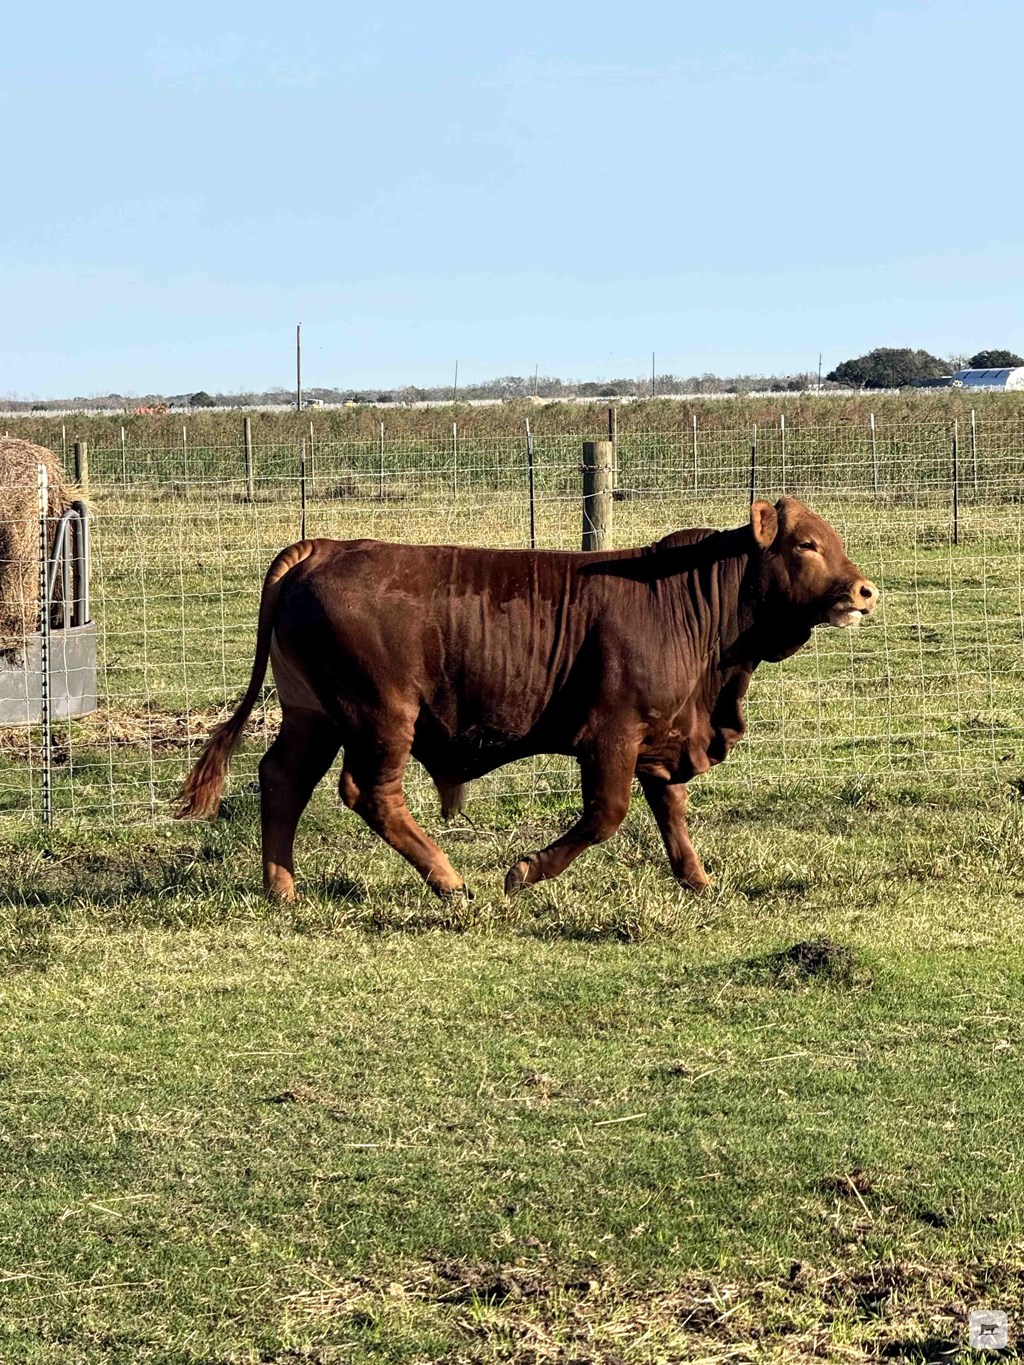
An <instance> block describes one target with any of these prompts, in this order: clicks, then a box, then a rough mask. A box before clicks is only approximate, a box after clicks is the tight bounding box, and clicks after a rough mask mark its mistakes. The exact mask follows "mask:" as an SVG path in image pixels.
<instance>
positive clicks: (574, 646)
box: [272, 540, 641, 778]
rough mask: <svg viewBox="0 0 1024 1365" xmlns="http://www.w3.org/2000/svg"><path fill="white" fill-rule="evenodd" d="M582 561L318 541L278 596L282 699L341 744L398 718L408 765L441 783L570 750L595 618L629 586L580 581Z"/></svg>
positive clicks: (591, 691)
mask: <svg viewBox="0 0 1024 1365" xmlns="http://www.w3.org/2000/svg"><path fill="white" fill-rule="evenodd" d="M636 553H637V552H635V551H633V552H630V551H627V552H619V554H617V555H615V556H614V557H615V558H620V557H628V556H629V555H631V554H636ZM587 558H589V557H587V556H583V555H582V554H572V553H564V552H554V551H551V552H548V551H515V550H511V551H510V550H480V549H472V548H462V547H452V546H404V545H389V544H384V543H382V542H379V541H326V540H324V541H317V542H315V545H314V550H313V552H312V553H311V554H310V555H309V556H308V558H306V559H305V560H304V561H303V562H302V563H301V564H299V565H297V566H296V568H295V569H293V570H292V571H291V573H289V574H288V576H287V578H286V579H285V580H284V581H283V582H282V585H281V592H280V597H279V601H278V607H277V611H276V614H275V621H274V645H273V650H272V662H273V667H274V675H275V681H276V682H277V686H278V691H279V693H280V696H281V701H282V704H283V705H284V706H289V705H291V706H302V707H309V706H311V705H315V706H317V707H319V708H320V709H322V710H324V711H325V712H326V713H327V714H328V715H330V716H332V718H334V719H335V720H337V721H338V723H339V724H340V725H341V727H342V729H343V730H344V731H346V732H349V733H352V732H355V733H356V734H365V733H366V731H367V730H368V729H372V728H373V727H374V726H376V725H385V724H393V723H394V721H395V719H396V718H398V717H400V718H402V719H403V720H404V721H406V722H408V723H411V724H413V725H414V733H415V740H414V745H413V752H414V754H415V755H416V756H417V757H418V758H420V759H421V760H422V761H423V762H425V763H426V764H427V766H428V767H430V768H431V769H432V770H435V771H438V772H441V773H444V774H446V775H449V776H451V777H452V778H467V777H471V776H478V775H480V774H481V773H483V772H487V771H489V770H490V769H492V768H494V767H497V766H499V765H500V764H502V763H505V762H508V761H510V760H511V759H513V758H515V757H520V756H524V755H526V754H530V753H541V752H546V753H553V752H565V753H571V752H573V748H574V745H575V743H576V740H577V737H578V731H579V729H580V726H581V725H582V724H583V723H584V722H585V718H586V716H587V715H588V713H589V711H590V709H591V705H592V703H593V702H594V701H595V700H596V697H597V694H598V689H599V687H600V685H601V669H600V668H599V667H598V664H599V662H600V659H599V655H600V652H601V649H602V648H603V641H604V639H605V637H606V636H607V627H608V614H609V609H610V608H612V607H614V608H617V607H618V606H619V605H620V604H619V603H618V602H616V603H614V604H613V603H610V602H609V601H608V600H607V599H608V597H609V594H610V593H611V594H612V596H614V597H616V598H619V599H621V598H623V597H631V596H633V595H636V594H638V593H639V592H640V591H641V590H640V588H639V586H638V585H636V584H632V583H628V582H625V581H624V580H621V579H607V578H604V577H602V576H593V575H589V574H588V575H580V574H579V573H578V572H577V570H578V567H579V564H580V562H581V561H583V560H584V559H587ZM590 563H593V559H592V558H590ZM621 605H622V607H623V609H624V614H625V615H626V616H627V617H628V616H629V614H630V608H629V603H628V602H623V603H621Z"/></svg>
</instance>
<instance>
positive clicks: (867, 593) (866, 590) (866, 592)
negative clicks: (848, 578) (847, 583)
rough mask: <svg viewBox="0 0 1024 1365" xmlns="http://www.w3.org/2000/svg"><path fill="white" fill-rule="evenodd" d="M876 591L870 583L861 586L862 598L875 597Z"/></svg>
mask: <svg viewBox="0 0 1024 1365" xmlns="http://www.w3.org/2000/svg"><path fill="white" fill-rule="evenodd" d="M876 591H877V589H875V588H873V587H872V586H871V584H870V583H862V584H861V585H860V595H861V597H874V596H875V594H876Z"/></svg>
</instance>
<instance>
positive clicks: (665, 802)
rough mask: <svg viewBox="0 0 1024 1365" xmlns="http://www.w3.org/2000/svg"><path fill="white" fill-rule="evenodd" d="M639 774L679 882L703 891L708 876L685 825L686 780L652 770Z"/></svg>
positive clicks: (694, 889)
mask: <svg viewBox="0 0 1024 1365" xmlns="http://www.w3.org/2000/svg"><path fill="white" fill-rule="evenodd" d="M639 777H640V786H641V787H642V788H643V792H644V796H646V797H647V804H648V805H649V806H650V808H651V810H652V812H653V813H654V818H655V820H656V822H657V825H658V829H659V830H660V831H661V838H662V842H663V843H664V845H665V852H666V853H667V854H668V860H669V863H670V864H671V866H672V872H673V874H674V875H675V879H676V881H677V882H679V883H680V884H681V885H683V886H688V887H689V888H690V890H691V891H703V889H704V887H706V886H707V885H708V882H709V878H708V874H707V873H706V872H705V871H704V868H703V865H702V864H701V861H700V859H699V858H698V857H697V854H696V852H695V850H694V847H693V844H692V843H691V842H690V831H689V829H688V828H687V825H686V784H685V782H666V781H664V780H663V779H662V778H660V777H655V776H653V775H652V774H650V773H640V774H639Z"/></svg>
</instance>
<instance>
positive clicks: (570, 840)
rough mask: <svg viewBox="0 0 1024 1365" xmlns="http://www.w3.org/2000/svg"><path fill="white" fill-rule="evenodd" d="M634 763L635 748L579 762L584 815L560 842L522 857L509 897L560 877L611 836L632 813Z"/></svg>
mask: <svg viewBox="0 0 1024 1365" xmlns="http://www.w3.org/2000/svg"><path fill="white" fill-rule="evenodd" d="M635 763H636V749H635V748H629V749H627V748H626V747H625V746H622V747H619V748H615V749H613V750H610V751H606V752H604V753H602V754H599V755H595V756H593V757H587V758H584V759H581V760H580V773H581V777H582V786H583V814H582V815H581V816H580V818H579V819H578V820H577V821H576V823H575V824H574V825H573V826H572V827H571V828H570V829H567V830H566V832H565V833H564V834H563V835H562V836H561V838H560V839H556V840H555V842H554V843H553V844H548V846H547V848H542V849H541V850H540V851H539V852H538V853H529V854H527V855H526V857H525V858H520V859H519V861H518V862H517V863H516V864H515V865H514V866H513V867H511V868H510V869H509V872H508V876H507V877H506V878H505V895H506V896H514V895H515V894H516V892H517V891H521V890H522V888H523V887H524V886H532V885H533V884H534V883H535V882H541V881H544V880H546V879H547V878H548V877H557V876H558V874H559V873H560V872H564V871H565V869H566V868H567V867H568V866H569V864H570V863H571V862H572V861H573V859H574V858H578V857H579V856H580V854H581V853H583V852H584V851H585V850H586V849H588V848H590V846H591V845H592V844H600V843H602V842H603V841H604V840H605V839H610V838H611V837H612V835H613V834H614V833H615V831H616V830H617V829H618V828H619V826H620V825H621V824H622V822H623V820H625V818H626V814H627V812H628V810H629V798H630V794H631V788H632V785H633V770H634V766H635Z"/></svg>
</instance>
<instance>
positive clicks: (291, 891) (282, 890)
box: [263, 886, 299, 905]
mask: <svg viewBox="0 0 1024 1365" xmlns="http://www.w3.org/2000/svg"><path fill="white" fill-rule="evenodd" d="M263 894H264V896H266V898H267V900H268V901H271V902H272V903H273V904H274V905H293V904H294V903H295V901H297V900H298V899H299V893H298V892H297V891H296V890H295V887H294V886H265V887H264V888H263Z"/></svg>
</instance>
